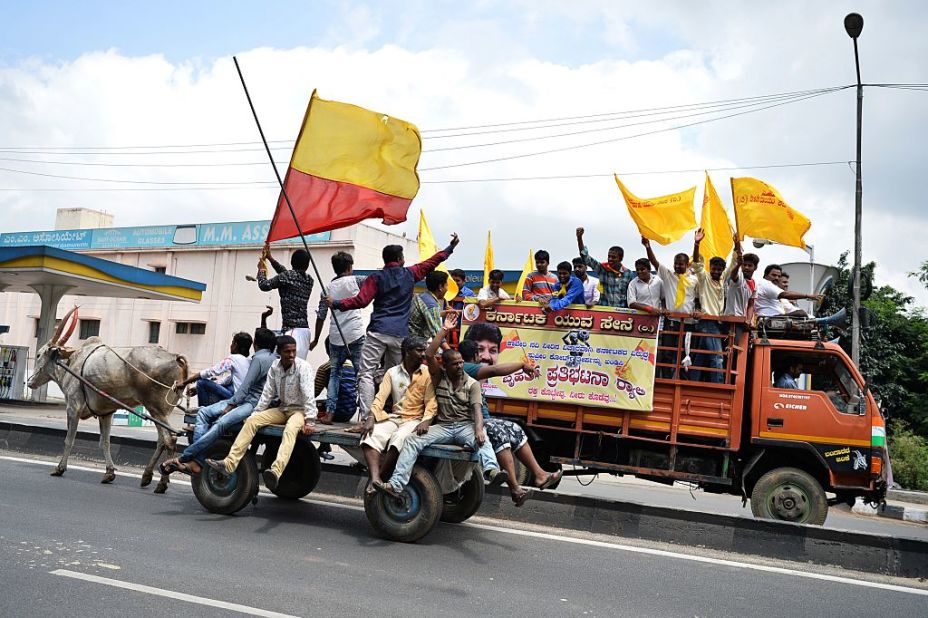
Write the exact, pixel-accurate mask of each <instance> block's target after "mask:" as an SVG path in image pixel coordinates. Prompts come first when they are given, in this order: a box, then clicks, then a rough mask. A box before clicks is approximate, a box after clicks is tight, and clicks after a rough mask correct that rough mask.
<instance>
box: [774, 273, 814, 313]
mask: <svg viewBox="0 0 928 618" xmlns="http://www.w3.org/2000/svg"><path fill="white" fill-rule="evenodd" d="M777 285H779V286H780V289H781V290H783V291H785V292H788V291H789V273H787V272H781V273H780V280H779V281H777ZM780 303H782V305H783V313H785V314H786V315H793V316H796V317H797V318H807V317H809V314H808V313H806V312H805V311H803V310H802V309H800V308H799V307H797V306H796V305H795V304H794V303H793V301H791V300H787V299H785V298H781V299H780Z"/></svg>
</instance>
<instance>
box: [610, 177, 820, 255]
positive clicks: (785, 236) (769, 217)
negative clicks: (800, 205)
mask: <svg viewBox="0 0 928 618" xmlns="http://www.w3.org/2000/svg"><path fill="white" fill-rule="evenodd" d="M615 182H616V184H617V185H619V191H621V192H622V197H623V198H625V204H626V206H628V213H629V214H630V215H631V217H632V220H633V221H634V222H635V224H636V225H637V226H638V231H639V232H640V233H641V235H642V236H644V237H645V238H648V239H650V240H653V241H656V242H659V243H660V244H662V245H667V244H670V243H672V242H674V241H677V240H680V238H682V237H683V235H684V234H686V232H688V231H689V230H692V229H693V228H695V227H696V217H695V214H694V209H693V195H694V194H695V192H696V187H693V188H691V189H687V190H686V191H682V192H680V193H673V194H671V195H664V196H661V197H651V198H640V197H637V196H636V195H635V194H633V193H632V192H631V191H629V190H628V189H627V188H626V187H625V185H623V184H622V181H621V180H619V177H618V175H616V177H615ZM731 195H732V200H733V201H734V204H735V224H736V226H737V229H738V238H739V239H740V240H744V237H745V236H750V237H752V238H764V239H767V240H772V241H774V242H776V243H779V244H781V245H787V246H790V247H800V248H803V249H804V248H805V246H806V244H805V241H804V240H803V236H805V233H806V232H808V231H809V228H810V227H811V226H812V223H811V222H810V221H809V219H808V218H807V217H806V216H805V215H803V214H802V213H801V212H799V211H798V210H796V209H794V208H793V207H791V206H790V205H789V204H787V203H786V201H785V200H784V199H783V197H782V196H781V195H780V193H779V192H778V191H777V190H776V189H774V188H773V187H772V186H770V185H768V184H767V183H765V182H763V181H760V180H757V179H756V178H732V179H731ZM700 227H701V228H702V229H703V231H704V232H705V238H704V239H703V241H702V243H701V244H700V253H701V254H702V255H703V256H704V257H705V258H706V260H707V261H708V260H709V259H710V258H712V257H715V256H718V257H720V258H722V259H727V258H728V256H729V254H730V253H731V250H732V248H733V247H734V240H733V238H732V237H733V234H732V227H731V222H730V220H729V218H728V213H726V212H725V206H724V205H723V204H722V200H721V199H719V195H718V193H716V191H715V187H714V186H712V180H711V179H710V178H709V173H708V172H707V173H706V189H705V191H704V193H703V198H702V216H701V219H700Z"/></svg>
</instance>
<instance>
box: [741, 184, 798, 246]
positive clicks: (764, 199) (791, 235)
mask: <svg viewBox="0 0 928 618" xmlns="http://www.w3.org/2000/svg"><path fill="white" fill-rule="evenodd" d="M731 197H732V200H733V201H734V203H735V223H736V224H737V226H738V238H739V239H742V240H743V239H744V237H745V236H750V237H752V238H766V239H767V240H772V241H774V242H777V243H780V244H781V245H789V246H790V247H800V248H802V249H805V246H806V242H805V240H804V239H803V236H805V234H806V232H808V231H809V228H810V227H812V222H811V221H809V219H808V218H807V217H806V216H805V215H803V214H802V213H801V212H799V211H798V210H796V209H794V208H793V207H792V206H790V205H789V204H787V203H786V201H785V200H784V199H783V197H782V196H781V195H780V192H779V191H777V190H776V189H774V188H773V187H771V186H770V185H768V184H767V183H766V182H763V181H761V180H757V179H756V178H732V179H731Z"/></svg>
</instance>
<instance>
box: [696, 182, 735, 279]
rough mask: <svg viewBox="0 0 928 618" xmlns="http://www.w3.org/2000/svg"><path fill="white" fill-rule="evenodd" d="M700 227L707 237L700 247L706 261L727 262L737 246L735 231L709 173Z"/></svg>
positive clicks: (703, 198)
mask: <svg viewBox="0 0 928 618" xmlns="http://www.w3.org/2000/svg"><path fill="white" fill-rule="evenodd" d="M699 227H701V228H702V230H703V232H705V233H706V237H705V238H703V239H702V242H701V243H700V246H699V253H700V255H702V256H703V257H704V258H705V261H706V262H707V263H708V262H709V260H710V259H712V258H713V257H716V256H718V257H720V258H722V259H723V260H727V259H728V254H730V253H731V250H732V249H733V248H734V246H735V241H734V240H733V239H732V234H733V230H732V229H731V222H730V221H729V220H728V213H727V212H725V206H724V205H723V204H722V200H721V199H719V194H718V193H716V192H715V187H714V186H712V179H710V178H709V172H706V189H705V191H704V192H703V196H702V215H701V217H700V223H699Z"/></svg>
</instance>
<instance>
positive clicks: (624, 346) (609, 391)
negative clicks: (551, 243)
mask: <svg viewBox="0 0 928 618" xmlns="http://www.w3.org/2000/svg"><path fill="white" fill-rule="evenodd" d="M659 319H660V318H659V317H658V316H652V315H645V314H638V313H625V312H620V311H616V310H614V309H611V308H608V307H594V308H593V309H587V308H586V307H583V306H581V305H572V306H571V307H569V308H567V309H564V310H562V311H558V312H556V313H552V314H545V313H544V312H542V310H541V308H540V307H539V306H538V305H537V304H535V303H515V302H503V303H501V304H499V305H497V306H496V307H495V308H490V309H487V310H485V309H481V308H480V307H479V306H478V305H476V304H469V305H467V306H466V307H465V308H464V319H463V325H462V332H461V337H462V338H463V339H474V340H475V341H476V342H477V344H478V348H480V347H481V345H482V343H481V341H480V339H481V338H482V336H475V335H477V334H479V333H480V331H481V330H485V328H483V327H477V328H473V327H474V326H475V325H477V324H487V325H491V326H490V328H491V329H492V328H493V327H496V328H498V329H499V332H500V334H501V335H502V342H501V343H500V344H499V346H498V352H499V355H498V358H497V361H496V362H498V363H509V362H520V361H523V360H524V359H525V358H529V359H531V360H533V361H534V362H535V363H536V365H537V366H538V368H539V372H538V373H537V374H536V376H535V377H534V378H530V377H529V376H527V375H525V374H524V373H522V372H519V373H515V374H512V375H509V376H506V377H503V378H494V379H493V380H490V381H488V382H487V383H485V384H484V392H485V393H486V394H487V395H488V396H492V397H509V398H512V399H524V400H529V401H554V402H559V403H575V404H578V405H586V406H595V407H601V408H612V409H620V410H650V409H651V407H652V401H653V393H654V366H655V360H656V352H657V331H658V326H659ZM472 328H473V332H472V333H471V335H470V336H468V331H469V330H471V329H472ZM483 345H486V344H485V343H484V344H483Z"/></svg>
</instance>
